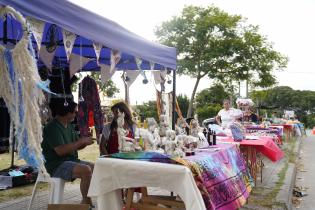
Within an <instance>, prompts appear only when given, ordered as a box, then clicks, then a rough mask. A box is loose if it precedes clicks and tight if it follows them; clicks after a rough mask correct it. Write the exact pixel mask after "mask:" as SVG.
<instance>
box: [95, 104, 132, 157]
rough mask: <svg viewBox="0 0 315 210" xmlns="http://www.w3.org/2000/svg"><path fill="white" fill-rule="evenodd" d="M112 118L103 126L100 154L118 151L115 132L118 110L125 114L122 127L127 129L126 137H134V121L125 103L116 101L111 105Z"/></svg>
mask: <svg viewBox="0 0 315 210" xmlns="http://www.w3.org/2000/svg"><path fill="white" fill-rule="evenodd" d="M111 111H112V112H113V115H114V118H113V120H112V122H111V123H108V124H107V125H105V126H104V128H103V131H102V137H101V142H100V153H101V155H107V154H113V153H117V152H119V150H118V134H117V118H118V111H119V112H123V113H124V114H125V118H124V119H125V124H124V129H126V130H128V135H127V137H129V138H134V132H135V129H136V123H135V122H134V121H133V119H132V114H131V111H130V109H129V107H128V105H127V104H125V103H124V102H118V103H116V104H115V105H113V106H112V108H111Z"/></svg>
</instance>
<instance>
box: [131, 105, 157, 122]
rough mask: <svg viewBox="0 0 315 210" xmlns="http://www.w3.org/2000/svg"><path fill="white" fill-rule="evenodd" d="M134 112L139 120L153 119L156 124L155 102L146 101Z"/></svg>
mask: <svg viewBox="0 0 315 210" xmlns="http://www.w3.org/2000/svg"><path fill="white" fill-rule="evenodd" d="M135 111H136V112H137V114H138V115H139V116H140V117H141V118H144V119H145V118H148V117H153V118H155V119H156V120H157V122H158V114H157V107H156V101H148V102H146V103H143V105H137V106H136V109H135Z"/></svg>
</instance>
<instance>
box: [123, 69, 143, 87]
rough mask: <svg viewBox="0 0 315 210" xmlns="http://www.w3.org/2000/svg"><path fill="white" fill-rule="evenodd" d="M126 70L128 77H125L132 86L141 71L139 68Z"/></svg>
mask: <svg viewBox="0 0 315 210" xmlns="http://www.w3.org/2000/svg"><path fill="white" fill-rule="evenodd" d="M125 72H126V75H125V76H126V78H128V79H125V81H126V83H127V84H128V86H129V87H130V86H131V85H132V83H133V82H134V81H135V80H136V79H137V77H138V75H139V74H140V71H137V70H127V71H125Z"/></svg>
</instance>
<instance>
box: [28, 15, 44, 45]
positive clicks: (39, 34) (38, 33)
mask: <svg viewBox="0 0 315 210" xmlns="http://www.w3.org/2000/svg"><path fill="white" fill-rule="evenodd" d="M26 19H27V22H28V23H29V27H30V30H31V31H32V33H33V35H34V38H35V41H36V43H37V49H38V51H40V47H41V43H42V38H43V33H44V28H45V22H43V21H40V20H37V19H34V18H32V17H27V18H26Z"/></svg>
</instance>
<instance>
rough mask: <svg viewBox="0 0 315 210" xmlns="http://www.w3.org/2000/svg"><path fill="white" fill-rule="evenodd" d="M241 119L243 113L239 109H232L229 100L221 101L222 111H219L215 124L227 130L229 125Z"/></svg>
mask: <svg viewBox="0 0 315 210" xmlns="http://www.w3.org/2000/svg"><path fill="white" fill-rule="evenodd" d="M242 117H243V113H242V111H241V110H239V109H234V108H232V107H231V105H230V100H228V99H225V100H223V109H221V110H220V111H219V113H218V114H217V116H216V121H217V123H218V124H219V125H220V126H221V127H222V128H224V129H226V128H229V127H230V125H231V124H232V123H233V122H235V121H236V119H240V118H242Z"/></svg>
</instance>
